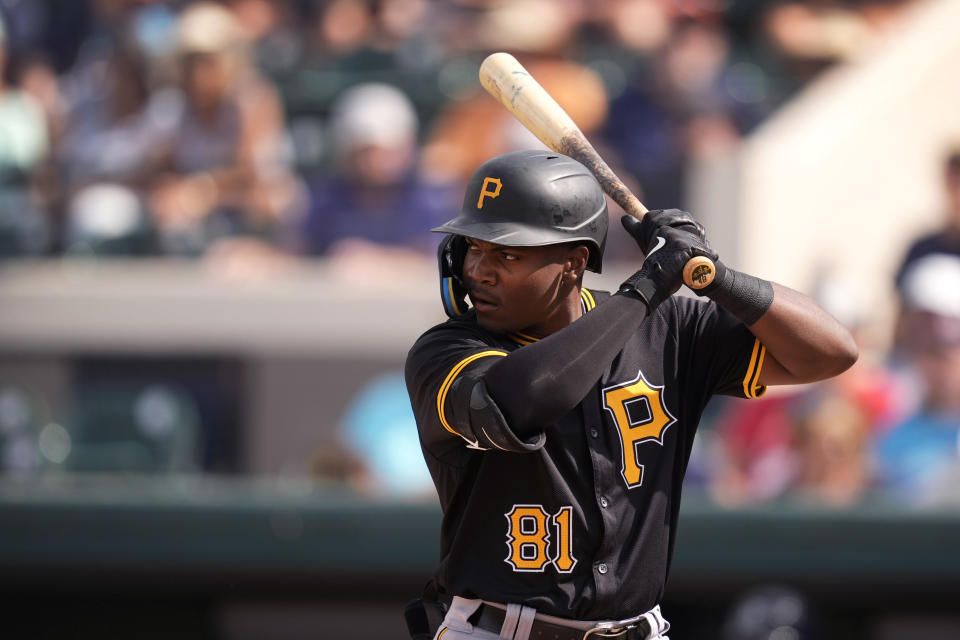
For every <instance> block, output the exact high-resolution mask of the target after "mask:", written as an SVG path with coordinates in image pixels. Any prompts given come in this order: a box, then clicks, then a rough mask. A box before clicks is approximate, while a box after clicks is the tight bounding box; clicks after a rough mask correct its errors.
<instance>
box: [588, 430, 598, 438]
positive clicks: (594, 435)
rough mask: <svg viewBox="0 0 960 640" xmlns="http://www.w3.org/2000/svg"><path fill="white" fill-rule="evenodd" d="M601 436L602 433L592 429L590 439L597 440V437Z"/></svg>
mask: <svg viewBox="0 0 960 640" xmlns="http://www.w3.org/2000/svg"><path fill="white" fill-rule="evenodd" d="M599 436H600V432H599V431H597V430H596V429H590V437H591V438H597V437H599Z"/></svg>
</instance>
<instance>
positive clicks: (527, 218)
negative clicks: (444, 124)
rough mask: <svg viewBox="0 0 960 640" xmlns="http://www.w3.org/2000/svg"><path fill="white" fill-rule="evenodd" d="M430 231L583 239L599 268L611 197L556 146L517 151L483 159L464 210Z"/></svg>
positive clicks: (509, 242)
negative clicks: (557, 149) (604, 193)
mask: <svg viewBox="0 0 960 640" xmlns="http://www.w3.org/2000/svg"><path fill="white" fill-rule="evenodd" d="M431 231H437V232H440V233H449V234H454V235H459V236H467V237H470V238H476V239H478V240H484V241H486V242H493V243H495V244H502V245H506V246H513V247H534V246H542V245H548V244H562V243H566V242H583V243H584V244H586V245H587V246H588V247H589V249H590V258H589V259H588V261H587V269H589V270H590V271H595V272H597V273H600V269H601V267H602V264H603V248H604V245H605V244H606V241H607V201H606V198H604V196H603V190H602V189H601V188H600V183H598V182H597V179H596V178H594V177H593V174H591V173H590V171H589V170H588V169H587V168H586V167H585V166H583V165H582V164H580V163H579V162H577V161H576V160H574V159H573V158H569V157H567V156H564V155H561V154H559V153H554V152H552V151H514V152H512V153H505V154H503V155H500V156H497V157H495V158H492V159H491V160H488V161H487V162H485V163H483V164H482V165H480V168H479V169H477V170H476V171H475V172H474V174H473V176H472V177H471V178H470V182H469V183H468V184H467V191H466V194H465V195H464V198H463V207H462V208H461V213H460V215H459V216H457V217H456V218H454V219H453V220H451V221H449V222H447V223H446V224H444V225H442V226H439V227H437V228H435V229H431Z"/></svg>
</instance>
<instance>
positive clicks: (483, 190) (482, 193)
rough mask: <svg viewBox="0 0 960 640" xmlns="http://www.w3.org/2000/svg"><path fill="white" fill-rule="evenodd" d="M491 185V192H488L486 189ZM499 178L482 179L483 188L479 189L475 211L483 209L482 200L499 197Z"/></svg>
mask: <svg viewBox="0 0 960 640" xmlns="http://www.w3.org/2000/svg"><path fill="white" fill-rule="evenodd" d="M491 185H493V186H494V189H493V191H488V189H487V188H488V187H489V186H491ZM501 186H502V185H501V184H500V178H484V179H483V186H482V187H480V198H479V199H477V209H483V199H484V198H487V197H489V198H496V197H497V196H499V195H500V187H501Z"/></svg>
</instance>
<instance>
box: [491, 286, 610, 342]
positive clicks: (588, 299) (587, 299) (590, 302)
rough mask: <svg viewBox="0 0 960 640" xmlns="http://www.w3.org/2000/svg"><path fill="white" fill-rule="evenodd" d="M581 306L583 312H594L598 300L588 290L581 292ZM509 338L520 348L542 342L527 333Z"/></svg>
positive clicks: (516, 334)
mask: <svg viewBox="0 0 960 640" xmlns="http://www.w3.org/2000/svg"><path fill="white" fill-rule="evenodd" d="M580 306H581V308H582V309H583V312H584V313H586V312H588V311H592V310H593V309H596V308H597V300H596V298H594V297H593V294H592V293H590V292H589V291H587V290H586V289H581V290H580ZM509 338H510V339H511V340H513V341H514V342H516V343H517V344H519V345H520V346H526V345H528V344H533V343H534V342H540V338H535V337H533V336H531V335H527V334H525V333H520V332H519V331H515V332H513V333H511V334H509Z"/></svg>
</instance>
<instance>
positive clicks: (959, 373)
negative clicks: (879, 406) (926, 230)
mask: <svg viewBox="0 0 960 640" xmlns="http://www.w3.org/2000/svg"><path fill="white" fill-rule="evenodd" d="M901 291H902V294H903V302H904V310H903V326H904V328H905V333H904V335H905V340H904V342H903V344H902V349H903V351H902V353H903V354H904V356H905V357H906V363H907V365H908V366H909V367H911V368H912V369H913V371H914V372H915V373H916V375H917V379H918V382H919V392H920V396H919V397H920V405H919V406H918V407H917V408H916V410H915V411H913V412H912V413H911V414H910V415H908V416H907V417H906V418H905V419H904V420H903V421H902V422H901V423H899V424H898V425H895V426H894V427H893V428H892V429H891V430H890V431H889V432H888V433H887V434H886V435H885V436H884V437H883V438H882V439H881V440H880V442H879V444H878V446H877V450H876V472H877V475H878V479H879V480H880V483H881V485H882V486H883V487H885V488H889V489H891V490H893V491H894V492H895V493H896V494H897V495H899V496H901V497H904V498H905V499H908V500H910V501H911V502H914V503H917V502H924V501H929V500H931V499H932V498H933V497H934V496H937V495H938V494H948V495H949V494H950V493H952V494H953V496H952V497H953V499H954V500H956V498H957V495H956V484H955V478H956V474H957V471H958V468H960V256H955V255H948V254H931V255H928V256H926V257H923V258H919V259H917V260H916V261H914V262H913V263H912V264H911V265H910V266H909V267H908V268H907V270H906V272H905V273H904V274H903V277H902V279H901Z"/></svg>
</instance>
